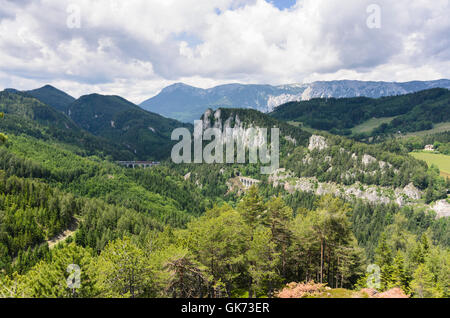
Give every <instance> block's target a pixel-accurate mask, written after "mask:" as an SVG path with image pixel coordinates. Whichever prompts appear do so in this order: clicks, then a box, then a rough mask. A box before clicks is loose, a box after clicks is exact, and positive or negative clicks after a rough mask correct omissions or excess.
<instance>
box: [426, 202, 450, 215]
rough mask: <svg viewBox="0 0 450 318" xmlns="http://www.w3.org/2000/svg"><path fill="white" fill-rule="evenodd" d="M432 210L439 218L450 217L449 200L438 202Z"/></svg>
mask: <svg viewBox="0 0 450 318" xmlns="http://www.w3.org/2000/svg"><path fill="white" fill-rule="evenodd" d="M431 208H432V209H433V210H434V211H435V212H436V214H437V217H438V218H447V217H450V203H449V202H448V201H447V200H440V201H437V202H436V203H435V204H434V205H433V206H432V207H431Z"/></svg>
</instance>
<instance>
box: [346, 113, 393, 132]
mask: <svg viewBox="0 0 450 318" xmlns="http://www.w3.org/2000/svg"><path fill="white" fill-rule="evenodd" d="M394 118H395V117H381V118H372V119H369V120H368V121H365V122H363V123H362V124H360V125H358V126H355V127H353V128H352V133H354V134H361V133H366V132H372V131H373V130H374V129H375V128H377V127H379V126H380V125H382V124H389V123H390V122H391V121H392V120H393V119H394Z"/></svg>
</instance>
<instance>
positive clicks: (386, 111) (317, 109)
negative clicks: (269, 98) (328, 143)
mask: <svg viewBox="0 0 450 318" xmlns="http://www.w3.org/2000/svg"><path fill="white" fill-rule="evenodd" d="M271 116H273V117H274V118H277V119H280V120H285V121H298V122H302V123H304V124H305V125H308V126H310V127H312V128H315V129H320V130H327V131H330V132H332V133H337V134H340V135H348V134H349V129H350V128H353V127H355V126H357V125H359V124H362V123H363V122H365V121H367V120H369V119H371V118H382V117H394V116H398V117H396V118H395V119H394V120H393V121H392V122H391V123H390V124H382V125H381V126H380V127H378V128H377V129H375V131H374V132H373V134H374V135H382V134H388V133H389V134H392V133H397V132H398V131H401V132H402V133H404V132H413V131H420V130H428V129H431V128H432V127H433V124H435V123H441V122H446V121H450V92H449V91H448V90H447V89H441V88H434V89H430V90H425V91H421V92H418V93H413V94H407V95H402V96H393V97H382V98H378V99H371V98H366V97H356V98H341V99H336V98H326V99H312V100H310V101H303V102H292V103H287V104H285V105H282V106H279V107H277V108H276V109H275V110H274V111H273V112H272V113H271ZM332 130H333V131H332Z"/></svg>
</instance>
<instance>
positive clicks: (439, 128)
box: [402, 122, 450, 137]
mask: <svg viewBox="0 0 450 318" xmlns="http://www.w3.org/2000/svg"><path fill="white" fill-rule="evenodd" d="M446 131H450V122H446V123H439V124H434V127H433V129H430V130H422V131H416V132H412V133H408V134H406V135H404V136H402V137H411V136H426V135H432V134H437V133H441V132H446Z"/></svg>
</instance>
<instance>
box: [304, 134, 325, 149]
mask: <svg viewBox="0 0 450 318" xmlns="http://www.w3.org/2000/svg"><path fill="white" fill-rule="evenodd" d="M326 148H328V144H327V141H326V139H325V137H322V136H317V135H312V136H311V138H309V146H308V149H309V150H310V151H313V150H314V149H318V150H319V151H320V150H324V149H326Z"/></svg>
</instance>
